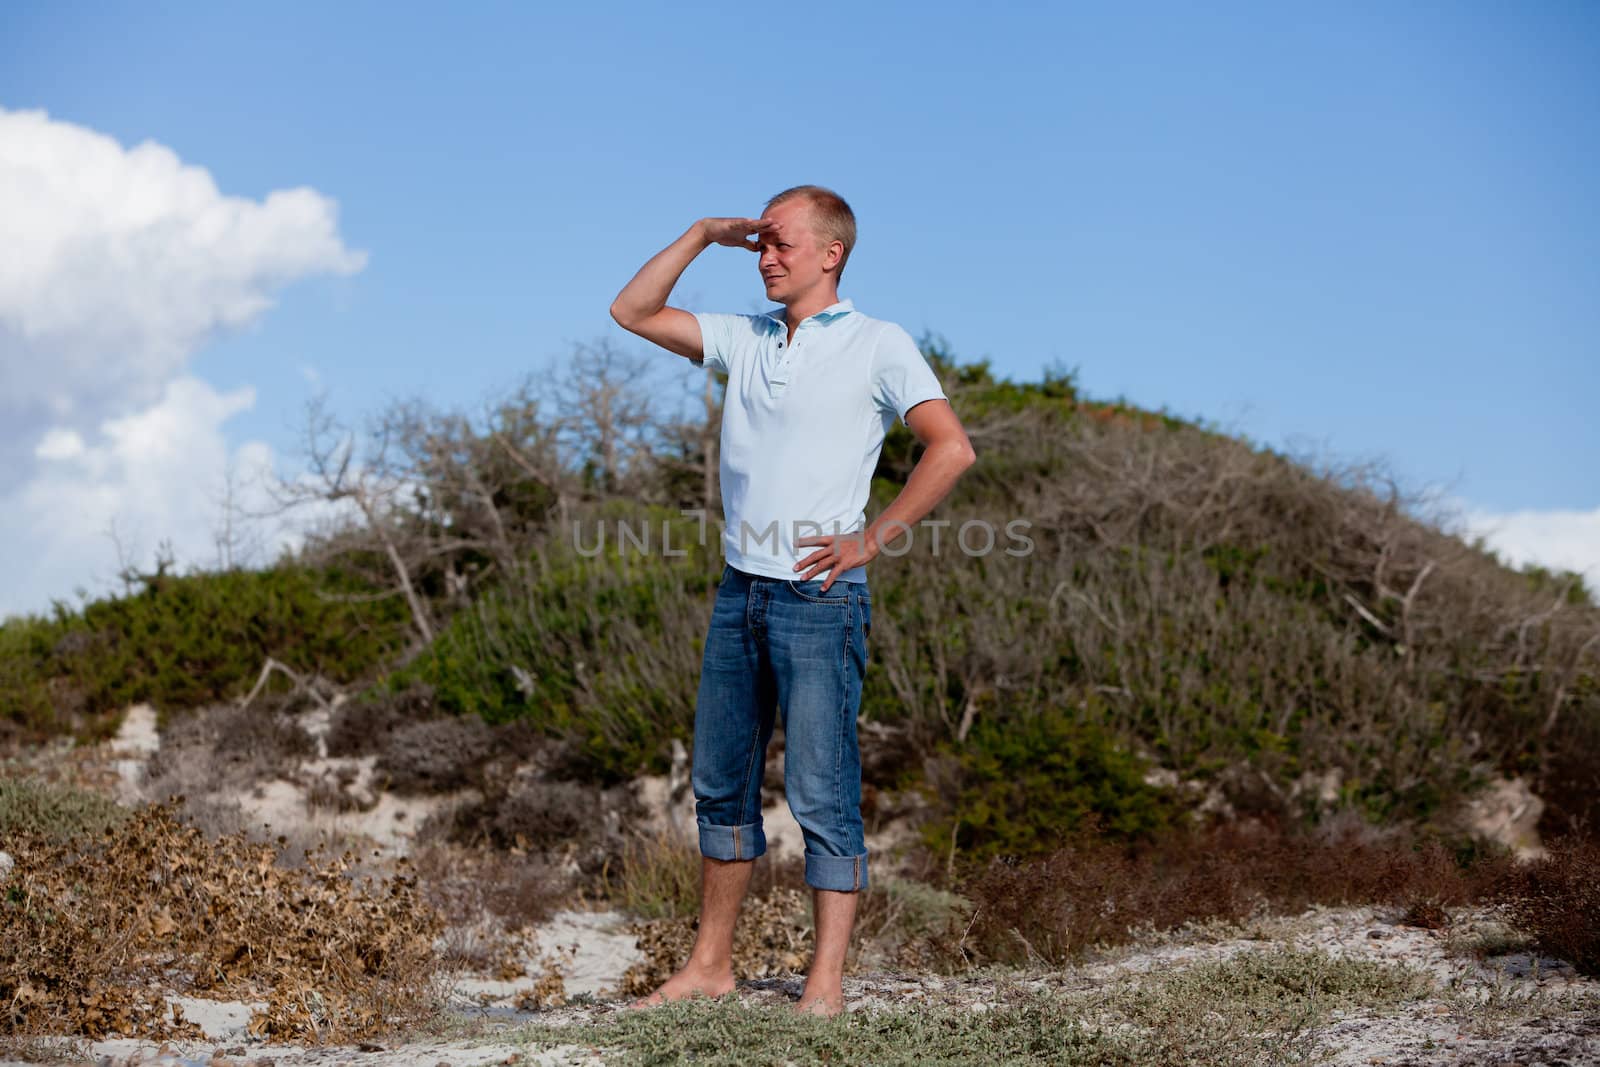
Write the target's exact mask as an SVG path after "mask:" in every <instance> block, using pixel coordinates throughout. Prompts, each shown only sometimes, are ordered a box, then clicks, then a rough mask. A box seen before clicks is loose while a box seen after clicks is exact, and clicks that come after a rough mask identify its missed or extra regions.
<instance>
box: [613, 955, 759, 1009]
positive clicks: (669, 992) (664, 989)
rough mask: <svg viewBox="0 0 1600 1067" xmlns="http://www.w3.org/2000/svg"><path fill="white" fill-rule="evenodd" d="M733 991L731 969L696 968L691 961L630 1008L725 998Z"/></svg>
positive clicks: (633, 1003)
mask: <svg viewBox="0 0 1600 1067" xmlns="http://www.w3.org/2000/svg"><path fill="white" fill-rule="evenodd" d="M733 990H734V981H733V969H732V968H731V967H721V968H715V967H713V968H703V967H698V966H696V965H695V963H694V962H693V961H692V960H691V961H690V962H689V963H686V964H684V966H683V969H682V970H681V971H679V972H678V973H677V974H675V975H673V976H672V977H671V978H668V979H667V980H666V981H665V982H662V983H661V985H660V987H659V988H657V989H656V991H655V992H654V993H651V994H650V995H649V996H647V997H640V998H639V999H638V1000H635V1001H633V1002H632V1003H630V1004H629V1005H628V1008H629V1009H630V1010H632V1009H636V1008H653V1007H655V1006H657V1005H659V1004H667V1003H670V1002H672V1001H674V1000H687V999H689V998H690V997H725V996H727V995H728V994H729V993H732V992H733Z"/></svg>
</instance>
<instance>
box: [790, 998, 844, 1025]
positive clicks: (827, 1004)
mask: <svg viewBox="0 0 1600 1067" xmlns="http://www.w3.org/2000/svg"><path fill="white" fill-rule="evenodd" d="M794 1011H795V1013H796V1014H798V1015H820V1016H822V1017H823V1018H826V1019H832V1018H833V1017H835V1016H837V1015H842V1014H843V1013H844V994H843V993H836V994H821V993H815V994H809V993H802V994H801V995H800V1002H799V1003H798V1004H796V1005H795V1006H794Z"/></svg>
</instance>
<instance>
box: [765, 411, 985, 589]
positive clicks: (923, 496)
mask: <svg viewBox="0 0 1600 1067" xmlns="http://www.w3.org/2000/svg"><path fill="white" fill-rule="evenodd" d="M906 425H907V426H908V427H910V429H911V432H912V433H913V434H915V435H916V437H917V440H918V441H920V442H922V444H923V445H924V449H923V453H922V456H921V458H919V459H918V460H917V465H916V466H915V467H913V468H912V469H911V477H909V478H907V479H906V484H905V485H904V486H902V487H901V488H900V495H899V496H897V497H895V498H894V500H893V502H891V503H890V504H889V506H888V507H886V508H884V509H883V514H881V515H879V516H878V517H877V518H876V519H874V520H873V521H872V523H871V524H870V525H869V526H868V527H867V528H866V529H865V530H861V531H858V532H856V533H848V534H818V535H816V536H813V537H801V538H799V539H797V540H796V541H795V544H796V545H797V546H800V547H802V548H810V547H812V546H820V547H817V548H816V549H815V550H814V551H813V552H811V553H809V554H808V555H806V556H805V558H803V559H802V560H800V562H799V563H796V564H795V567H794V569H795V570H797V571H800V572H802V573H801V574H800V575H799V577H800V578H802V579H811V578H815V577H816V576H817V575H818V574H819V573H821V572H822V571H828V572H829V573H828V577H826V578H825V579H823V583H822V587H823V589H824V590H826V589H827V588H828V587H830V586H831V585H832V584H833V582H834V579H835V578H836V577H837V576H838V575H840V574H843V573H844V572H845V571H847V570H849V569H850V568H852V567H856V566H860V565H861V564H863V563H870V562H872V560H874V559H875V558H877V556H878V554H879V553H880V552H882V551H883V546H884V545H885V544H892V543H894V542H895V541H896V540H898V539H899V538H901V537H904V536H907V535H909V534H910V532H911V528H912V527H913V526H915V525H916V524H917V523H919V522H921V521H922V517H923V516H924V515H926V514H927V513H928V512H930V511H932V510H933V508H934V505H935V504H937V503H939V501H941V500H943V499H944V498H945V496H946V495H948V494H949V492H950V490H951V489H952V488H953V487H954V486H955V484H956V481H957V480H958V479H959V478H960V477H961V475H962V472H964V471H965V470H966V469H967V468H968V467H970V466H972V464H973V463H974V462H975V461H976V460H977V458H978V457H977V453H975V452H974V451H973V450H972V442H971V441H969V440H967V431H966V430H964V429H962V427H961V420H960V419H958V418H956V413H955V411H954V410H952V409H951V407H950V401H948V400H924V401H923V402H922V403H920V404H918V405H916V406H915V407H913V408H912V409H911V410H910V411H908V412H906Z"/></svg>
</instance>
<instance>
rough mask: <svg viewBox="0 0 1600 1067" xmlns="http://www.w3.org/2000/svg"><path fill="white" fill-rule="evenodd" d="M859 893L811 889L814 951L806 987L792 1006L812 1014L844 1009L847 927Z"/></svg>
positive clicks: (852, 918)
mask: <svg viewBox="0 0 1600 1067" xmlns="http://www.w3.org/2000/svg"><path fill="white" fill-rule="evenodd" d="M860 896H861V894H860V893H839V892H835V891H834V890H831V889H813V890H812V891H811V905H812V911H813V913H814V914H815V916H816V923H817V952H816V955H815V956H813V957H812V958H811V970H810V971H809V972H808V973H807V974H806V988H805V990H804V991H803V992H802V993H801V994H800V1003H798V1004H796V1005H795V1010H796V1011H799V1012H805V1013H809V1014H813V1015H838V1014H839V1013H840V1012H842V1011H844V958H845V953H846V952H848V951H849V948H850V930H851V928H852V927H854V926H855V922H856V901H857V899H858V898H859V897H860Z"/></svg>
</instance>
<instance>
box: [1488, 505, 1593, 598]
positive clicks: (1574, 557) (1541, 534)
mask: <svg viewBox="0 0 1600 1067" xmlns="http://www.w3.org/2000/svg"><path fill="white" fill-rule="evenodd" d="M1461 523H1462V525H1463V526H1464V527H1465V529H1466V531H1467V533H1468V534H1469V535H1471V536H1477V537H1482V538H1483V540H1484V542H1485V543H1486V544H1487V545H1488V546H1489V547H1490V548H1492V549H1494V551H1495V552H1496V554H1498V555H1499V556H1500V557H1501V558H1502V559H1504V560H1506V561H1507V562H1509V563H1511V564H1512V565H1513V566H1516V567H1522V566H1525V565H1527V564H1530V563H1534V564H1538V565H1539V566H1541V567H1546V568H1549V569H1551V570H1566V571H1575V572H1577V573H1578V574H1581V575H1583V577H1584V580H1585V582H1586V584H1587V585H1588V586H1589V588H1590V589H1592V590H1596V591H1600V508H1595V509H1594V510H1592V511H1577V510H1567V511H1562V510H1551V511H1508V512H1492V511H1481V510H1476V509H1472V508H1467V509H1465V510H1463V512H1462V514H1461Z"/></svg>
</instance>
